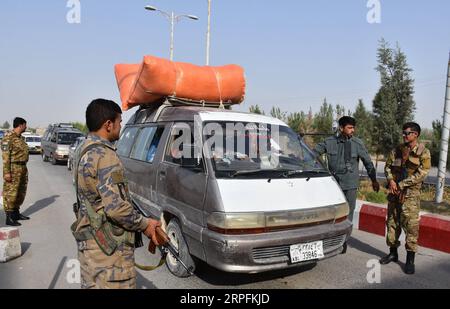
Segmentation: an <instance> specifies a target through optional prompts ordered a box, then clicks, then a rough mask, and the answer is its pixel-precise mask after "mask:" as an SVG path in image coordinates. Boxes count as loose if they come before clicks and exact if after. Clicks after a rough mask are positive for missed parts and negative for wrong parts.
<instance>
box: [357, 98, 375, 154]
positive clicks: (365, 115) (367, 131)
mask: <svg viewBox="0 0 450 309" xmlns="http://www.w3.org/2000/svg"><path fill="white" fill-rule="evenodd" d="M352 116H353V118H355V119H356V134H355V135H356V136H357V137H359V138H360V139H362V140H363V142H364V144H365V146H366V147H367V149H368V150H369V152H370V151H373V115H372V113H371V112H370V111H368V110H367V109H366V107H365V105H364V102H363V100H361V99H359V101H358V105H357V106H356V109H355V112H354V113H353V115H352Z"/></svg>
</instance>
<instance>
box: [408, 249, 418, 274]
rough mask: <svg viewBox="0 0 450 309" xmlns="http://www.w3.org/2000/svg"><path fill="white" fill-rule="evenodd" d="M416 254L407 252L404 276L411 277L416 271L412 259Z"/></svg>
mask: <svg viewBox="0 0 450 309" xmlns="http://www.w3.org/2000/svg"><path fill="white" fill-rule="evenodd" d="M415 255H416V253H415V252H412V251H407V253H406V264H405V274H408V275H412V274H414V273H415V271H416V267H415V266H414V257H415Z"/></svg>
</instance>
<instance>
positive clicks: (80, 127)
mask: <svg viewBox="0 0 450 309" xmlns="http://www.w3.org/2000/svg"><path fill="white" fill-rule="evenodd" d="M72 125H73V127H74V128H75V129H78V130H80V131H81V132H83V133H84V134H87V133H88V132H89V130H88V128H87V126H86V124H84V123H81V122H78V121H77V122H72Z"/></svg>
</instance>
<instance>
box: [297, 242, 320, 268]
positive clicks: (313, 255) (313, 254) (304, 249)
mask: <svg viewBox="0 0 450 309" xmlns="http://www.w3.org/2000/svg"><path fill="white" fill-rule="evenodd" d="M290 254H291V262H292V263H298V262H303V261H310V260H317V259H321V258H323V257H324V255H323V242H322V241H321V240H320V241H314V242H309V243H306V244H297V245H292V246H291V247H290Z"/></svg>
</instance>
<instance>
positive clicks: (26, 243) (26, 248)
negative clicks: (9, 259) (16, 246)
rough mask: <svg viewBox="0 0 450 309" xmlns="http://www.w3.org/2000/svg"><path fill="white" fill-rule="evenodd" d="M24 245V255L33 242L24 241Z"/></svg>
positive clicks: (22, 245) (22, 244)
mask: <svg viewBox="0 0 450 309" xmlns="http://www.w3.org/2000/svg"><path fill="white" fill-rule="evenodd" d="M20 245H21V247H22V255H25V253H26V252H27V251H28V249H30V247H31V243H29V242H23V243H21V244H20Z"/></svg>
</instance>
